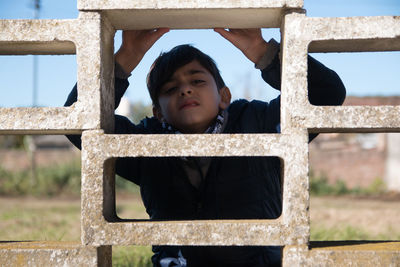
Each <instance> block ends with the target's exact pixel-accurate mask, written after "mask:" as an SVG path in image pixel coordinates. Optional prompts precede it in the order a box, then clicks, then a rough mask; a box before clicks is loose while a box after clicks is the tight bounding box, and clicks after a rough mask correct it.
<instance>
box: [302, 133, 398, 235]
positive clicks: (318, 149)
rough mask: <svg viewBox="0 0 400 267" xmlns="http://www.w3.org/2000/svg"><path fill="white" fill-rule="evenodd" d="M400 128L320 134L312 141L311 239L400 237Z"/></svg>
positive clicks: (310, 152) (310, 154) (310, 155)
mask: <svg viewBox="0 0 400 267" xmlns="http://www.w3.org/2000/svg"><path fill="white" fill-rule="evenodd" d="M399 147H400V134H399V133H368V134H365V133H364V134H361V133H346V134H344V133H343V134H337V133H332V134H320V135H319V136H318V137H317V138H316V139H315V140H313V141H312V142H311V143H310V145H309V160H310V174H309V175H310V190H311V207H310V214H311V240H312V241H321V240H399V239H400V227H399V224H398V221H399V219H400V212H399V209H398V207H399V204H400V179H399V175H398V170H399V166H400V150H399Z"/></svg>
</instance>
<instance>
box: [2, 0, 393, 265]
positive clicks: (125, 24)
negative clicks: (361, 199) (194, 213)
mask: <svg viewBox="0 0 400 267" xmlns="http://www.w3.org/2000/svg"><path fill="white" fill-rule="evenodd" d="M302 8H303V1H302V0H237V1H230V0H197V1H188V0H173V1H172V0H158V1H157V0H149V1H138V0H136V1H132V0H78V9H79V10H80V15H79V17H78V18H77V19H73V20H0V54H9V55H18V54H73V53H76V55H77V63H78V85H79V86H78V96H79V97H78V101H77V102H76V103H75V104H74V105H73V106H71V107H62V108H0V134H70V133H81V134H82V197H81V199H82V203H81V228H82V231H81V233H82V234H81V235H82V236H81V243H80V244H76V243H67V242H58V243H55V242H21V243H18V242H17V243H16V242H3V243H1V246H0V265H5V266H17V265H19V266H25V265H31V264H33V265H36V266H38V265H43V264H42V263H45V265H46V266H48V265H51V266H59V265H67V266H68V265H69V266H76V265H82V266H103V265H104V266H110V265H111V246H112V245H162V244H164V245H237V246H241V245H279V246H282V247H283V248H284V249H283V265H284V266H314V265H318V266H347V265H349V264H350V263H351V264H352V265H354V266H377V265H381V266H399V265H400V245H399V243H398V242H384V243H373V242H364V243H357V244H355V243H354V242H341V243H334V244H332V243H329V242H327V243H324V242H314V243H313V242H312V243H310V242H309V237H310V219H309V211H308V210H309V192H308V133H310V132H312V133H320V132H376V131H380V132H386V131H390V132H398V131H400V116H399V114H400V107H399V106H362V107H360V106H346V107H344V106H341V107H324V106H318V107H317V106H313V105H311V104H310V103H309V102H308V99H307V79H306V77H307V53H308V52H341V51H348V52H350V51H357V52H361V51H399V50H400V18H399V17H391V16H387V17H349V18H309V17H307V16H306V15H305V12H304V10H303V9H302ZM155 27H170V28H213V27H225V28H227V27H230V28H255V27H261V28H280V29H281V34H282V38H281V39H282V40H283V41H282V43H281V60H282V85H281V95H282V98H281V104H282V105H281V122H282V125H281V129H282V133H281V134H232V135H124V136H120V135H114V134H113V133H112V132H111V129H113V123H114V122H113V120H112V118H113V112H114V111H113V110H114V107H113V103H114V94H113V92H114V88H113V86H114V85H113V66H114V64H113V51H114V47H113V40H114V34H115V31H116V30H120V29H144V28H155ZM215 143H218V144H223V146H214V145H212V144H215ZM138 156H141V157H161V156H221V157H224V156H278V157H280V158H281V159H282V161H283V162H284V164H283V166H284V169H283V176H284V177H283V212H282V215H281V216H280V217H279V218H278V219H276V220H222V221H215V220H213V221H211V220H210V221H179V222H178V221H167V222H151V221H129V222H126V221H124V222H121V221H120V220H118V219H117V218H116V215H115V190H114V184H115V175H114V173H113V164H114V160H113V158H116V157H138Z"/></svg>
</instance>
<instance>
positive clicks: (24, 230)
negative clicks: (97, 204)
mask: <svg viewBox="0 0 400 267" xmlns="http://www.w3.org/2000/svg"><path fill="white" fill-rule="evenodd" d="M0 162H1V163H0V199H1V201H0V240H3V241H6V240H16V241H23V240H40V241H44V240H46V241H48V240H52V241H79V240H80V181H81V170H80V152H79V151H78V150H77V149H75V148H73V147H72V146H71V145H70V144H69V142H68V141H67V140H66V137H65V136H61V135H35V136H30V135H0Z"/></svg>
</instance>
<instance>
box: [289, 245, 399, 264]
mask: <svg viewBox="0 0 400 267" xmlns="http://www.w3.org/2000/svg"><path fill="white" fill-rule="evenodd" d="M316 243H317V244H318V243H319V244H318V245H317V244H316ZM315 245H317V247H314V248H313V247H312V246H313V243H312V244H311V249H309V248H308V247H307V246H286V247H285V248H284V250H283V251H284V252H283V264H282V266H284V267H286V266H287V267H289V266H290V267H296V266H302V267H303V266H321V267H322V266H324V267H325V266H326V267H330V266H332V267H333V266H335V267H336V266H337V267H342V266H343V267H344V266H356V267H375V266H388V267H397V266H399V265H400V242H365V241H364V242H363V241H342V242H314V246H315Z"/></svg>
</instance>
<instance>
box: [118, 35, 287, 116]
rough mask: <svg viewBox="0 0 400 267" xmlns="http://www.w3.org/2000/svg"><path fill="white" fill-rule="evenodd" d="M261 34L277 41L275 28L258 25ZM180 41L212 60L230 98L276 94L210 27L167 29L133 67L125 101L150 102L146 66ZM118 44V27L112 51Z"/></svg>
mask: <svg viewBox="0 0 400 267" xmlns="http://www.w3.org/2000/svg"><path fill="white" fill-rule="evenodd" d="M262 34H263V37H264V39H265V40H266V41H269V40H270V39H271V38H274V39H275V40H277V41H278V42H279V40H280V32H279V29H278V28H271V29H262ZM181 44H191V45H193V46H194V47H196V48H198V49H200V50H201V51H202V52H204V53H205V54H207V55H209V56H210V57H211V58H212V59H214V60H215V62H216V63H217V66H218V68H219V70H220V73H221V76H222V78H223V79H224V82H225V84H226V85H227V86H228V87H229V89H230V90H231V93H232V101H233V100H236V99H242V98H244V99H248V100H251V99H258V100H262V101H270V100H272V99H274V98H276V97H277V96H278V95H279V91H278V90H275V89H273V88H272V87H271V86H269V85H268V84H267V83H266V82H265V81H264V80H263V79H262V78H261V75H260V71H259V70H257V69H255V68H254V63H253V62H251V61H250V60H249V59H247V58H246V57H245V56H244V55H243V54H242V52H240V50H239V49H237V48H236V47H234V46H233V45H232V44H231V43H229V42H228V41H227V40H225V39H224V38H223V37H221V36H220V35H219V34H218V33H216V32H214V31H213V30H211V29H207V30H205V29H203V30H199V29H193V30H171V31H170V32H168V33H166V34H165V35H164V36H163V37H161V39H160V40H158V41H157V42H156V43H155V44H154V45H153V46H152V47H151V49H150V50H149V51H148V52H147V53H146V54H145V56H144V58H143V59H142V60H141V62H140V64H139V65H138V66H137V67H136V68H135V69H134V70H133V72H132V76H131V77H130V78H129V81H130V87H129V88H128V90H127V91H126V93H125V98H126V99H127V100H128V102H129V103H133V104H137V105H144V106H151V99H150V97H149V93H148V91H147V85H146V76H147V74H148V72H149V69H150V67H151V65H152V64H153V62H154V60H155V59H156V58H157V57H158V56H159V55H160V53H162V52H167V51H169V50H170V49H172V48H173V47H175V46H177V45H181ZM120 45H121V31H118V32H117V33H116V35H115V39H114V47H115V51H117V50H118V49H119V47H120ZM124 102H127V101H124ZM123 105H125V104H123ZM121 109H123V110H125V108H121ZM121 109H120V110H121Z"/></svg>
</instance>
